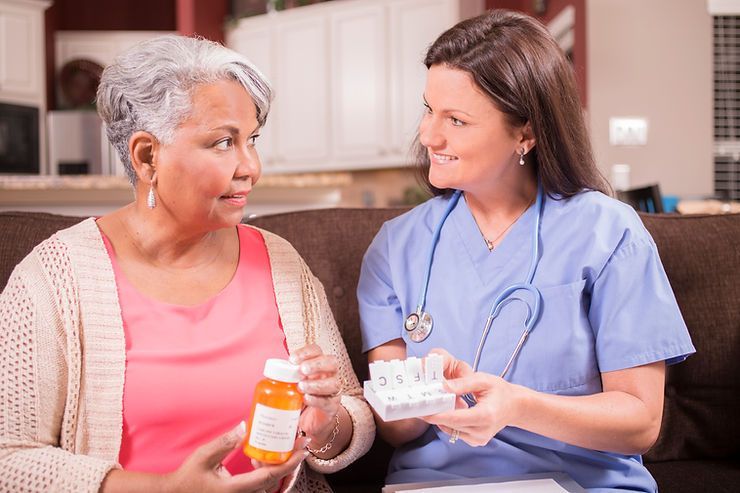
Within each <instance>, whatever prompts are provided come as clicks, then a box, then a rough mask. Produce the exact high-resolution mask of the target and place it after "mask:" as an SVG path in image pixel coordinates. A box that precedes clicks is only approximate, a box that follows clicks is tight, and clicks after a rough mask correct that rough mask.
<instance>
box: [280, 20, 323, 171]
mask: <svg viewBox="0 0 740 493" xmlns="http://www.w3.org/2000/svg"><path fill="white" fill-rule="evenodd" d="M296 10H300V9H296ZM286 17H287V16H286ZM328 34H329V31H328V29H327V17H326V16H324V15H301V16H291V17H290V18H287V19H284V20H282V21H281V22H279V23H278V24H277V26H276V30H275V37H274V38H273V40H274V41H275V45H276V46H275V48H276V51H275V63H276V70H275V76H274V86H275V110H274V111H275V116H276V117H277V124H278V125H277V127H276V128H279V131H278V132H277V135H275V136H274V137H275V143H276V145H275V161H276V163H279V164H278V165H277V166H279V167H280V168H284V170H285V171H291V170H292V169H293V168H292V167H293V166H298V167H299V168H302V169H305V168H306V167H312V168H317V169H320V168H322V167H323V166H324V165H325V164H326V163H327V162H328V160H329V158H330V153H329V134H330V121H329V115H330V112H331V104H330V100H329V62H328V61H329V54H330V52H329V39H328V38H329V36H328Z"/></svg>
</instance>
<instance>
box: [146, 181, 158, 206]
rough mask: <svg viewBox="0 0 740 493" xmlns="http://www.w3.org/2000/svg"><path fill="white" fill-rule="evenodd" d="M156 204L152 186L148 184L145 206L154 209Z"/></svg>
mask: <svg viewBox="0 0 740 493" xmlns="http://www.w3.org/2000/svg"><path fill="white" fill-rule="evenodd" d="M156 205H157V200H156V199H155V198H154V187H153V186H151V185H149V194H147V196H146V206H147V207H149V208H150V209H154V207H156Z"/></svg>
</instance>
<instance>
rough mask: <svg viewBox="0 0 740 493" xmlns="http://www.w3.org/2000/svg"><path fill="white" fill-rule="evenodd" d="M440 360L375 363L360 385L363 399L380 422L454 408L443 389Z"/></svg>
mask: <svg viewBox="0 0 740 493" xmlns="http://www.w3.org/2000/svg"><path fill="white" fill-rule="evenodd" d="M443 361H444V360H443V358H442V356H440V355H438V354H430V355H429V356H427V357H425V358H416V357H411V358H408V359H406V360H398V359H396V360H391V361H375V362H373V363H370V380H367V381H365V382H364V385H363V391H364V395H365V399H366V400H367V402H368V404H370V405H371V406H372V407H373V409H375V412H376V413H378V416H380V418H381V419H382V420H383V421H396V420H399V419H406V418H417V417H419V416H429V415H431V414H437V413H441V412H444V411H450V410H452V409H454V408H455V394H452V393H450V392H447V391H445V389H444V386H443V383H442V382H443Z"/></svg>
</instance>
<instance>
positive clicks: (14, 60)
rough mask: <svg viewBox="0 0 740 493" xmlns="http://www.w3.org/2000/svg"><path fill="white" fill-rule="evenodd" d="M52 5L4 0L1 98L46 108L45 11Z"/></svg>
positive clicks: (1, 5)
mask: <svg viewBox="0 0 740 493" xmlns="http://www.w3.org/2000/svg"><path fill="white" fill-rule="evenodd" d="M49 5H51V2H45V1H28V0H1V1H0V98H1V99H2V100H3V101H7V102H14V103H19V104H23V103H28V104H30V105H34V106H36V105H38V106H41V105H44V102H45V99H46V98H45V94H46V88H45V86H44V83H45V72H44V10H46V8H47V7H48V6H49Z"/></svg>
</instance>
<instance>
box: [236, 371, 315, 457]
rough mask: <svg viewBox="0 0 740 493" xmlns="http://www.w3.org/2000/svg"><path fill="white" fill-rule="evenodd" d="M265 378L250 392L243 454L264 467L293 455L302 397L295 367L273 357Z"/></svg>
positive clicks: (298, 372) (265, 372)
mask: <svg viewBox="0 0 740 493" xmlns="http://www.w3.org/2000/svg"><path fill="white" fill-rule="evenodd" d="M264 375H265V378H264V379H262V380H260V382H259V383H258V384H257V387H256V388H255V389H254V397H253V399H252V414H251V417H250V418H249V423H248V428H247V439H246V440H245V442H244V453H245V454H246V455H248V456H249V457H251V458H253V459H256V460H258V461H260V462H264V463H266V464H282V463H283V462H285V461H286V460H288V459H289V458H290V456H291V454H292V453H293V445H294V442H295V438H296V431H297V429H298V420H299V419H300V416H301V408H302V407H303V396H302V395H301V394H300V393H299V392H298V385H297V383H298V381H299V380H300V379H301V373H300V371H299V369H298V366H296V365H293V364H291V363H290V362H288V361H286V360H282V359H277V358H270V359H268V360H267V361H266V362H265V371H264Z"/></svg>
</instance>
